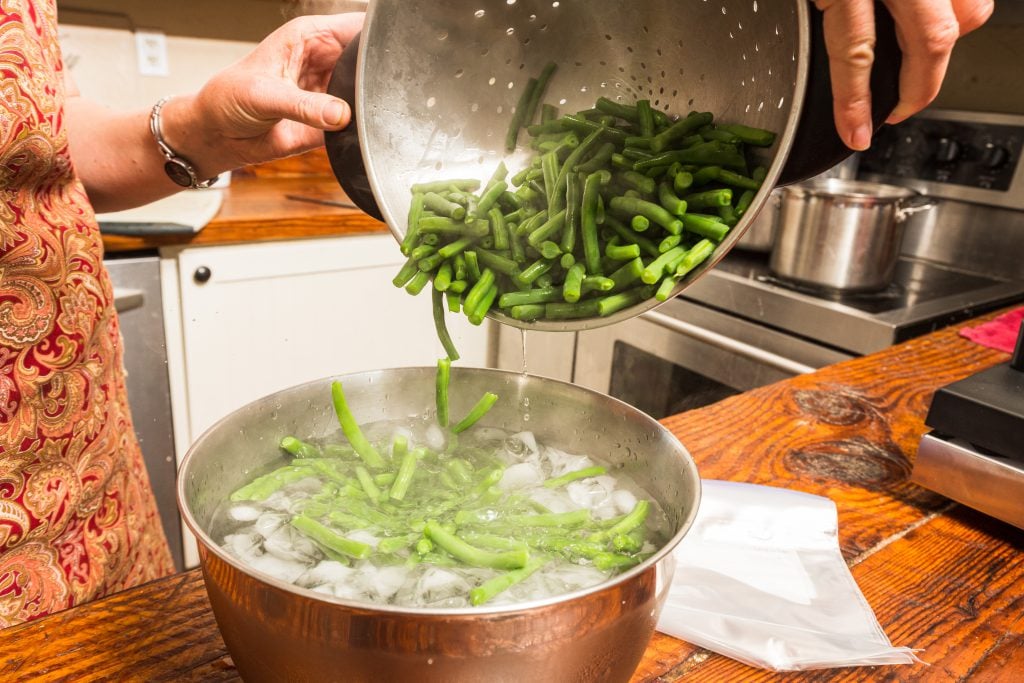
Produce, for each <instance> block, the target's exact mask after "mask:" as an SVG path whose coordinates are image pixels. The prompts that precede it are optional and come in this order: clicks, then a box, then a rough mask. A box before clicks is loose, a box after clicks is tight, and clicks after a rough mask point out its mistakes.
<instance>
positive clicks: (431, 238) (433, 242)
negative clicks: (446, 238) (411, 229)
mask: <svg viewBox="0 0 1024 683" xmlns="http://www.w3.org/2000/svg"><path fill="white" fill-rule="evenodd" d="M440 243H441V238H440V237H438V236H437V233H429V234H427V235H421V236H420V244H425V245H427V246H428V247H436V246H437V245H438V244H440Z"/></svg>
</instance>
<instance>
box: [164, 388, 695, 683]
mask: <svg viewBox="0 0 1024 683" xmlns="http://www.w3.org/2000/svg"><path fill="white" fill-rule="evenodd" d="M434 375H435V369H434V368H401V369H393V370H381V371H376V372H367V373H361V374H357V375H349V376H346V377H342V378H340V379H342V381H343V382H344V385H345V393H346V395H347V396H348V399H349V403H350V404H351V406H352V407H353V410H354V411H355V414H356V418H357V419H358V420H359V421H360V422H370V421H375V420H381V419H389V418H396V417H401V416H407V415H418V414H422V413H424V412H425V411H426V410H428V409H429V408H430V407H432V404H433V396H434ZM332 379H334V378H328V379H323V380H318V381H315V382H311V383H308V384H303V385H301V386H297V387H294V388H291V389H287V390H284V391H281V392H278V393H276V394H272V395H270V396H267V397H265V398H262V399H260V400H258V401H255V402H254V403H251V404H249V405H247V406H245V407H243V408H240V409H239V410H237V411H235V412H234V413H232V414H231V415H229V416H228V417H226V418H224V419H223V420H221V421H220V422H218V423H217V424H216V425H214V426H213V427H211V428H210V429H209V430H208V431H207V432H206V433H205V434H203V435H202V436H201V437H200V438H199V439H198V440H197V441H196V443H195V444H194V445H193V446H192V448H191V449H190V450H189V452H188V454H187V455H186V456H185V460H184V462H183V463H182V467H181V470H180V473H179V480H178V504H179V506H180V508H181V512H182V516H183V517H184V519H185V522H186V524H187V525H188V527H189V528H190V529H191V530H192V532H193V533H194V534H195V535H196V538H197V539H198V541H199V551H200V552H199V554H200V558H201V560H202V565H203V577H204V580H205V582H206V589H207V592H208V594H209V597H210V603H211V605H212V606H213V611H214V615H215V616H216V619H217V624H218V626H219V627H220V631H221V634H222V635H223V637H224V641H225V643H226V644H227V646H228V650H229V651H230V653H231V657H232V659H233V661H234V663H235V665H236V666H237V667H238V670H239V672H240V673H241V675H242V677H243V678H244V679H245V680H246V681H324V680H345V681H375V682H376V681H416V682H417V683H421V682H429V681H438V682H439V683H440V682H445V683H448V682H453V681H472V682H474V683H476V682H477V681H489V682H490V681H510V682H512V681H515V682H519V681H552V682H555V681H558V682H561V681H585V682H587V683H590V682H592V681H626V680H628V679H629V677H630V675H631V673H632V672H633V670H634V669H635V668H636V665H637V663H638V662H639V661H640V658H641V656H642V655H643V652H644V649H645V648H646V646H647V643H648V641H649V640H650V638H651V635H652V634H653V631H654V626H655V624H656V622H657V619H658V615H659V613H660V611H661V606H662V604H663V603H664V600H665V598H666V596H667V590H668V586H669V583H670V582H671V577H672V572H673V569H674V562H673V559H672V554H671V553H672V550H673V548H674V547H675V546H676V544H678V542H679V541H680V539H682V537H683V535H684V534H685V533H686V532H687V530H688V529H689V527H690V525H691V524H692V523H693V519H694V515H695V514H696V510H697V505H698V502H699V499H700V480H699V478H698V475H697V469H696V466H695V465H694V463H693V460H692V458H690V456H689V454H688V453H687V452H686V449H685V448H683V446H682V445H680V443H679V441H678V440H677V439H676V438H675V437H673V436H672V434H671V433H670V432H669V431H668V430H666V429H665V428H664V427H662V426H661V425H659V424H658V423H657V422H656V421H654V420H653V419H652V418H650V417H648V416H646V415H644V414H643V413H641V412H640V411H638V410H636V409H634V408H632V407H630V406H628V405H626V404H624V403H621V402H619V401H617V400H615V399H613V398H610V397H608V396H603V395H601V394H598V393H596V392H592V391H589V390H587V389H583V388H580V387H577V386H574V385H571V384H566V383H563V382H558V381H555V380H550V379H544V378H540V377H533V376H527V375H522V374H518V373H507V372H501V371H497V370H483V369H467V368H453V369H452V379H451V390H452V393H451V409H452V412H453V413H461V412H466V411H468V410H469V408H470V407H472V404H473V403H474V402H475V400H476V399H477V398H478V397H479V396H480V394H481V393H482V392H484V391H494V392H495V393H497V394H498V395H499V396H500V400H499V401H498V403H497V404H496V405H495V407H494V408H493V409H492V411H491V412H490V413H488V415H487V417H486V418H485V422H486V424H488V425H490V426H494V427H502V428H506V429H515V430H521V429H530V430H532V431H533V432H534V433H535V434H536V435H537V438H538V440H540V441H543V442H547V443H551V444H556V445H559V446H563V447H565V448H567V449H569V450H572V451H577V452H588V453H593V454H595V455H597V456H598V457H600V458H601V459H602V460H604V461H605V462H606V463H609V464H612V465H614V466H618V467H621V468H622V470H623V471H624V472H626V473H628V474H629V475H630V476H632V477H633V478H634V479H635V480H636V481H637V483H638V484H640V485H641V486H642V487H643V488H644V489H646V491H647V492H648V493H649V494H650V495H651V496H652V497H653V498H654V499H656V500H657V502H658V503H659V504H660V505H661V507H662V508H663V509H664V511H665V512H666V514H667V516H668V519H669V520H670V524H671V527H672V538H671V540H670V541H669V542H668V543H667V544H666V545H665V546H664V547H662V548H661V549H659V550H658V552H657V553H655V554H654V555H653V556H652V557H650V558H649V559H648V560H646V561H645V562H643V563H642V564H640V565H638V566H636V567H634V568H632V569H631V570H629V571H628V572H625V573H624V574H621V575H619V576H617V577H616V578H614V579H613V580H611V581H609V582H607V583H604V584H602V585H600V586H596V587H593V588H590V589H586V590H581V591H576V592H574V593H569V594H566V595H562V596H558V597H555V598H551V599H545V600H537V601H533V602H530V603H522V604H518V605H512V606H504V607H484V608H466V609H447V610H439V609H415V608H399V607H390V606H377V607H375V606H373V605H368V604H365V603H353V602H346V601H344V600H341V599H338V598H333V597H329V596H325V595H323V594H320V593H315V592H313V591H310V590H306V589H303V588H298V587H296V586H292V585H288V584H285V583H282V582H281V581H278V580H276V579H273V578H271V577H269V576H267V575H264V574H262V573H260V572H257V571H255V570H253V569H250V568H247V567H246V566H244V565H243V564H241V563H240V562H239V561H238V560H237V559H235V558H234V557H232V556H231V555H229V554H228V553H226V552H225V551H223V550H222V549H221V548H220V547H218V545H217V544H216V543H215V542H214V540H213V539H212V538H211V537H210V533H209V532H210V525H211V520H212V517H213V513H214V510H215V509H216V508H217V506H218V505H220V504H222V503H223V502H224V501H225V500H227V496H228V494H229V493H230V492H231V491H232V490H234V489H235V488H236V487H238V486H239V485H240V484H241V483H242V482H244V481H245V480H246V478H247V477H249V476H250V473H252V472H254V471H256V470H259V469H260V468H262V467H264V466H266V465H268V464H269V463H271V462H274V461H276V460H278V459H279V458H280V452H279V449H278V448H277V445H276V444H277V443H278V441H279V440H280V438H281V436H282V435H285V434H300V435H312V436H317V435H326V434H331V433H334V432H335V431H336V430H337V421H336V418H335V416H334V413H333V410H332V408H331V400H330V383H331V381H332ZM527 406H528V408H527ZM525 414H528V415H529V420H528V421H527V420H526V418H525V417H524V415H525Z"/></svg>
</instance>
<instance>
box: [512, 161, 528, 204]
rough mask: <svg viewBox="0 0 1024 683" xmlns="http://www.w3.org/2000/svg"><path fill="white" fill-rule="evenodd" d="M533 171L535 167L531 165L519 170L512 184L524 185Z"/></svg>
mask: <svg viewBox="0 0 1024 683" xmlns="http://www.w3.org/2000/svg"><path fill="white" fill-rule="evenodd" d="M532 172H533V169H532V168H530V167H529V166H527V167H526V168H524V169H523V170H521V171H519V172H518V173H516V174H515V175H513V176H512V179H511V184H512V185H514V186H515V187H519V186H520V185H522V184H523V183H525V182H526V181H527V178H528V176H529V175H530V173H532ZM513 196H515V195H513ZM517 198H518V197H517Z"/></svg>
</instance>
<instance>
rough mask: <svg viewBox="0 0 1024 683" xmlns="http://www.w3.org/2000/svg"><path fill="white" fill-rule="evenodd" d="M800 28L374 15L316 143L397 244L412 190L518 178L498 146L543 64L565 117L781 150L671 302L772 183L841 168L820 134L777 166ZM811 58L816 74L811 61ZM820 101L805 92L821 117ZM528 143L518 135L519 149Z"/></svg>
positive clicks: (712, 14)
mask: <svg viewBox="0 0 1024 683" xmlns="http://www.w3.org/2000/svg"><path fill="white" fill-rule="evenodd" d="M811 12H812V9H811V7H810V6H809V4H808V3H806V2H804V1H803V0H791V1H789V2H783V1H781V0H760V1H758V0H739V1H735V0H712V1H707V0H703V1H702V0H645V1H643V2H622V1H621V0H475V1H474V2H460V1H449V2H443V3H431V4H428V5H424V4H415V5H412V6H410V4H409V3H407V2H403V1H402V0H376V1H375V2H371V3H370V6H369V11H368V14H367V20H366V24H365V26H364V29H363V33H362V35H361V38H360V45H359V48H358V50H354V49H351V48H350V49H349V50H346V53H345V57H343V62H344V61H345V60H346V59H347V60H349V61H351V60H352V58H353V57H354V56H355V55H356V54H358V63H357V64H356V65H352V64H345V63H343V62H340V63H339V65H338V67H337V68H336V70H335V74H334V78H333V79H332V83H331V86H330V92H332V93H334V94H337V95H339V96H341V97H344V98H346V99H348V100H349V101H350V102H353V101H354V114H355V117H356V120H357V125H355V126H351V125H350V126H349V128H348V129H347V130H346V131H343V132H340V133H331V134H328V136H327V146H328V154H329V156H330V158H331V163H332V165H333V167H334V171H335V174H336V175H337V176H338V178H339V180H340V181H341V183H342V185H343V186H344V187H345V189H346V191H347V192H348V194H349V195H350V196H351V197H352V199H353V200H354V201H356V203H357V204H359V205H360V207H361V208H364V209H365V210H367V211H368V212H370V213H371V214H374V215H377V216H378V217H379V218H381V219H382V220H384V221H386V222H387V224H388V226H389V227H390V229H391V231H392V232H393V233H394V234H395V235H396V237H399V238H401V236H402V235H404V233H405V230H406V214H407V212H408V208H409V203H410V199H411V197H410V192H409V187H410V185H411V184H413V183H416V182H422V181H428V180H433V179H442V178H457V177H458V178H462V177H470V178H479V179H481V180H486V179H487V178H489V177H490V175H491V173H492V172H493V171H494V168H495V166H496V165H497V163H498V162H499V161H501V160H502V159H504V160H505V162H506V164H507V165H508V167H509V169H511V170H512V171H513V172H515V171H516V170H518V169H521V168H523V167H524V166H525V165H527V164H528V163H529V154H528V151H527V150H524V149H520V150H517V151H516V152H515V153H511V154H508V153H506V152H505V149H504V140H505V132H506V130H507V127H508V122H509V119H510V117H511V115H512V112H513V108H514V106H515V103H516V100H517V99H518V97H519V94H520V92H521V90H522V88H523V86H524V85H525V83H526V81H527V79H528V78H530V77H531V76H535V75H537V74H538V73H539V72H540V71H541V69H542V68H543V67H544V65H545V64H546V63H547V62H549V61H555V62H556V63H557V64H558V71H557V72H556V74H555V76H554V78H553V79H552V80H551V82H550V84H549V86H548V89H547V95H546V98H545V101H547V102H549V103H552V104H556V105H558V106H559V108H560V110H561V111H562V112H575V111H578V110H581V109H587V108H590V107H592V106H593V104H594V101H595V100H596V99H597V98H598V97H600V96H605V97H609V98H611V99H615V100H621V101H623V102H629V103H632V102H633V101H635V100H637V99H649V100H650V101H651V103H652V105H653V106H654V107H656V108H658V109H661V110H664V111H666V112H668V113H670V114H673V115H685V114H686V113H687V112H689V111H692V110H700V111H710V112H713V113H714V114H715V116H716V118H717V120H720V121H727V122H742V123H744V124H747V125H752V126H757V127H761V128H767V129H769V130H772V131H775V132H776V133H778V139H777V142H776V143H775V145H774V146H773V147H772V148H770V149H768V150H764V151H762V152H761V153H762V155H763V157H762V158H761V159H760V161H761V163H764V164H765V165H769V168H770V170H769V172H768V176H767V180H766V182H765V183H764V185H763V186H762V189H761V191H760V192H759V193H758V195H757V197H756V198H755V200H754V203H753V205H752V206H753V208H754V210H752V211H749V212H748V213H747V214H746V215H745V216H744V218H743V219H742V220H741V221H740V223H739V224H738V225H737V226H736V227H735V228H734V229H733V230H732V231H731V232H730V234H729V235H728V236H727V237H726V239H725V240H724V241H723V242H722V243H721V244H720V245H719V246H718V248H717V249H716V251H715V254H714V255H713V256H712V257H711V258H709V259H708V260H707V261H706V262H705V263H704V264H703V265H701V266H700V267H698V268H697V269H695V270H694V271H693V272H691V273H690V274H689V275H688V276H687V277H686V278H685V279H684V280H683V281H682V282H681V283H680V284H679V286H678V287H677V290H676V293H678V291H681V289H683V288H684V287H686V286H687V285H688V284H689V283H690V282H692V281H693V280H695V279H697V278H698V277H700V276H701V274H702V273H703V272H704V271H706V270H707V269H708V268H710V267H712V266H713V265H714V264H715V263H716V262H717V261H718V260H719V259H721V257H722V256H724V255H725V253H726V252H727V251H728V250H729V249H731V248H732V246H733V244H734V243H735V242H736V241H737V240H739V238H740V237H741V236H742V233H743V231H744V230H745V229H746V226H747V224H748V223H749V222H750V221H751V220H752V219H753V217H754V215H755V213H756V209H757V208H758V207H760V205H761V204H763V203H764V201H766V199H767V196H768V193H769V191H770V189H771V188H772V187H773V186H774V185H776V184H777V183H778V182H779V181H780V179H781V180H790V181H791V180H798V179H802V178H803V177H808V176H810V175H814V174H815V173H817V172H819V171H820V170H823V168H827V166H825V167H822V168H818V167H817V166H820V165H821V164H823V163H824V164H828V165H829V166H830V165H831V164H833V163H835V162H836V161H838V160H839V159H840V158H842V156H843V155H844V154H848V151H846V150H845V148H844V147H843V146H842V143H841V142H839V141H838V137H837V136H836V134H835V129H834V127H833V126H831V125H829V126H828V127H827V130H826V131H825V133H830V134H831V136H832V138H834V140H833V139H831V138H829V137H828V136H827V135H823V134H822V132H821V131H814V133H816V134H814V135H811V136H810V137H816V138H818V139H817V140H816V141H815V142H816V143H817V144H815V145H814V146H813V147H814V148H811V149H810V150H809V153H808V154H804V155H803V157H804V159H803V161H802V163H796V164H793V165H787V164H786V159H787V157H791V156H793V155H791V154H790V151H791V150H792V149H793V145H794V140H795V139H796V138H797V137H798V128H801V129H802V128H813V126H812V125H809V124H806V123H805V122H803V121H801V120H800V114H801V111H802V110H803V109H804V100H805V93H807V92H808V79H809V72H810V71H811V69H810V64H811V61H812V57H811V51H812V36H813V30H812V21H811V17H810V15H811ZM880 14H882V13H880ZM893 44H895V43H894V41H893ZM818 53H819V54H818V58H819V60H820V59H824V54H823V50H820V49H819V50H818ZM825 68H827V66H826V67H825ZM897 71H898V69H897ZM353 74H354V82H353V77H352V75H353ZM826 74H827V71H826ZM819 78H820V76H819ZM825 84H826V85H827V78H826V79H825ZM820 89H821V88H816V89H815V92H814V96H815V98H816V99H817V100H819V101H820V100H821V94H820V93H818V92H817V90H820ZM824 95H825V99H824V107H825V109H826V111H825V116H824V117H821V116H820V114H819V119H821V118H823V120H825V121H829V122H830V121H831V102H830V100H831V97H830V94H829V91H828V90H827V89H826V90H825V93H824ZM876 104H878V105H879V108H882V107H884V106H885V105H884V103H881V102H879V103H876ZM892 104H894V102H892V103H890V104H889V105H888V106H889V108H888V109H886V110H885V112H884V113H882V114H881V116H882V117H884V114H885V113H888V111H889V110H891V106H892ZM817 106H818V108H820V107H821V106H822V105H820V104H819V105H817ZM798 124H799V125H798ZM357 132H358V135H357ZM801 135H803V134H801ZM526 139H527V136H526V133H525V132H524V133H522V134H521V138H520V140H521V142H524V141H525V140H526ZM836 143H838V146H837V145H836ZM829 144H831V147H832V149H831V150H830V149H826V148H827V147H828V146H829ZM521 147H522V145H521ZM797 156H800V155H797ZM808 160H809V162H808ZM794 161H797V162H800V160H799V159H795V160H794ZM363 166H365V170H364V169H363ZM784 174H785V175H784ZM787 176H789V177H788V178H787ZM794 176H795V177H794ZM378 208H379V213H378V212H377V209H378ZM657 304H658V302H657V301H656V300H654V299H651V300H649V301H646V302H643V303H641V304H638V305H636V306H634V307H632V308H629V309H626V310H623V311H620V312H618V313H617V314H614V315H612V316H609V317H607V318H600V319H585V320H575V321H557V322H555V321H543V320H541V321H537V322H531V323H524V322H522V321H517V320H513V319H511V318H507V317H505V316H503V315H502V314H501V313H500V312H497V313H496V312H492V313H491V315H492V317H495V318H497V319H499V320H501V322H504V323H508V324H511V325H515V326H518V327H526V328H530V329H544V330H565V329H586V328H589V327H596V326H600V325H605V324H609V323H613V322H616V321H618V320H622V319H625V318H629V317H632V316H634V315H637V314H638V313H640V312H643V311H644V310H647V309H650V308H653V307H654V306H656V305H657Z"/></svg>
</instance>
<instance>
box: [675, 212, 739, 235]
mask: <svg viewBox="0 0 1024 683" xmlns="http://www.w3.org/2000/svg"><path fill="white" fill-rule="evenodd" d="M683 226H684V227H685V228H686V230H687V231H688V232H692V233H694V234H696V235H700V236H701V237H709V238H711V239H713V240H715V241H716V242H721V241H722V239H723V238H724V237H725V236H726V235H727V234H728V233H729V226H728V225H726V224H725V223H723V222H722V221H721V219H720V218H719V217H718V216H708V215H706V214H699V213H688V214H686V215H685V216H683Z"/></svg>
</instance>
